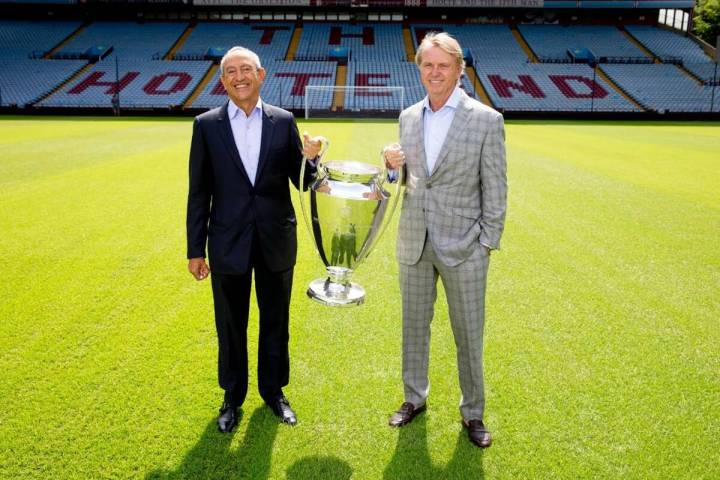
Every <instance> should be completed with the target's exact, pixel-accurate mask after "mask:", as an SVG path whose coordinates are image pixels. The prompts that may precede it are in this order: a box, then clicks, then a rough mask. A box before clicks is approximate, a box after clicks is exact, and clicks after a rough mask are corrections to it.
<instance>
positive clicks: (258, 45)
mask: <svg viewBox="0 0 720 480" xmlns="http://www.w3.org/2000/svg"><path fill="white" fill-rule="evenodd" d="M294 29H295V27H294V25H293V24H292V23H257V24H256V23H253V24H244V23H208V22H200V23H198V24H197V25H196V26H195V27H194V28H193V30H192V32H191V33H190V35H189V36H188V38H187V40H186V41H185V43H183V45H182V47H181V48H180V50H179V51H178V52H177V55H178V56H179V57H181V58H182V57H183V56H185V57H189V58H193V57H195V58H202V57H203V56H204V55H205V53H206V52H207V50H208V49H209V48H213V47H214V48H217V49H219V50H220V51H223V52H225V51H227V50H229V49H230V48H231V47H234V46H236V45H239V46H243V47H246V48H249V49H251V50H253V51H254V52H255V53H257V54H258V56H260V58H261V60H262V61H263V62H270V61H274V60H283V59H285V56H286V54H287V50H288V46H289V45H290V39H291V38H292V34H293V31H294Z"/></svg>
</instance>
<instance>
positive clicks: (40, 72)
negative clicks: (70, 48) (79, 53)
mask: <svg viewBox="0 0 720 480" xmlns="http://www.w3.org/2000/svg"><path fill="white" fill-rule="evenodd" d="M80 25H81V23H80V22H64V21H60V22H48V21H37V22H34V21H22V20H2V21H0V105H2V106H18V107H25V106H27V105H30V104H32V103H33V102H35V101H36V100H38V99H39V98H41V97H43V96H44V95H47V94H48V93H50V92H51V91H52V90H53V89H54V88H55V87H56V86H57V85H59V84H61V83H62V82H64V81H65V80H67V79H68V78H69V77H70V76H71V75H73V74H74V73H75V72H77V71H78V70H80V69H81V68H82V67H83V66H84V65H85V64H86V63H87V62H85V61H79V60H72V61H56V60H42V56H43V54H44V53H45V52H46V51H48V50H50V49H51V48H53V47H54V46H55V45H57V44H58V43H60V42H61V41H63V40H64V39H65V38H67V37H68V36H69V35H70V34H71V33H72V32H74V31H75V30H76V29H77V28H78V27H80ZM31 57H35V58H31ZM28 79H32V81H28Z"/></svg>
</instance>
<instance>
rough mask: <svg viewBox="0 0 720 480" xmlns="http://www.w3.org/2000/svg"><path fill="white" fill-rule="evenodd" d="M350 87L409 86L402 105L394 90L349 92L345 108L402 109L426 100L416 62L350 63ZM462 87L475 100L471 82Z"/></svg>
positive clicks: (358, 109)
mask: <svg viewBox="0 0 720 480" xmlns="http://www.w3.org/2000/svg"><path fill="white" fill-rule="evenodd" d="M346 83H347V85H348V86H358V87H368V86H369V87H372V86H376V87H385V86H387V87H395V86H399V87H405V91H404V99H403V102H402V104H401V103H400V101H401V97H400V95H399V94H396V93H393V92H392V91H390V90H379V91H376V92H373V91H355V90H347V91H346V92H345V109H346V110H353V111H360V110H400V109H401V107H407V106H409V105H412V104H414V103H417V102H418V101H420V100H422V99H423V97H425V89H424V88H423V86H422V83H421V82H420V74H419V72H418V68H417V65H415V63H412V62H396V63H387V64H384V63H382V64H381V63H377V62H350V63H348V78H347V82H346ZM461 83H462V87H463V89H464V90H465V91H466V92H467V93H468V95H470V96H471V97H475V89H474V88H473V86H472V85H471V83H470V81H469V79H468V78H467V77H465V76H463V78H462V81H461Z"/></svg>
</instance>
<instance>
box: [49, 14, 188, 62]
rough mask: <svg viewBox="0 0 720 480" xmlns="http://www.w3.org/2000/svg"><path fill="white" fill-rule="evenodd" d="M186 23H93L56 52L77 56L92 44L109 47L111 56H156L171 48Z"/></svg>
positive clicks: (134, 57) (143, 57)
mask: <svg viewBox="0 0 720 480" xmlns="http://www.w3.org/2000/svg"><path fill="white" fill-rule="evenodd" d="M186 26H187V24H185V23H173V22H166V23H161V22H155V23H136V22H94V23H92V24H90V25H89V26H88V27H87V28H85V29H84V30H83V31H81V32H80V33H79V34H78V35H77V36H76V37H75V38H73V39H72V40H71V41H70V42H68V44H67V45H65V46H63V48H62V49H60V51H59V52H57V54H56V55H57V56H58V57H60V58H73V57H78V58H79V57H80V56H82V55H84V54H85V53H86V52H87V51H88V50H89V49H91V48H93V47H107V48H109V47H112V49H113V51H112V53H111V54H110V55H117V56H118V57H119V58H133V59H146V60H150V59H152V58H153V57H156V58H159V57H161V56H162V55H164V54H165V53H166V52H167V51H168V50H169V49H170V47H171V46H172V45H173V43H175V41H176V40H177V39H178V37H179V36H180V35H181V34H182V33H183V31H184V30H185V28H186Z"/></svg>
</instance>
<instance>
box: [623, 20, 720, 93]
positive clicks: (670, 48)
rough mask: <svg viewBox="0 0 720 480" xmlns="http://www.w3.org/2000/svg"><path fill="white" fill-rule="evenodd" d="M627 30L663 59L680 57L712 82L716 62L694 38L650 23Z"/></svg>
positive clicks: (707, 80)
mask: <svg viewBox="0 0 720 480" xmlns="http://www.w3.org/2000/svg"><path fill="white" fill-rule="evenodd" d="M627 31H628V32H629V33H630V34H631V35H632V36H633V37H635V38H636V39H637V40H638V41H639V42H641V43H642V44H643V45H644V46H645V47H646V48H647V49H648V50H650V51H651V52H653V54H654V55H656V56H657V57H658V58H660V59H661V60H662V59H676V58H680V59H681V60H682V65H683V66H684V67H685V68H686V69H688V70H689V71H690V72H692V73H693V74H694V75H695V76H697V77H698V78H699V79H700V80H702V81H703V82H705V83H707V84H711V83H712V81H713V76H714V75H715V62H713V60H712V59H711V58H710V57H708V56H707V54H706V53H705V52H704V51H703V49H702V48H700V45H698V44H697V43H695V42H694V41H693V40H692V39H690V38H688V37H685V36H683V35H680V34H678V33H675V32H671V31H669V30H665V29H663V28H657V27H651V26H648V25H630V26H628V27H627ZM715 80H717V79H715Z"/></svg>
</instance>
